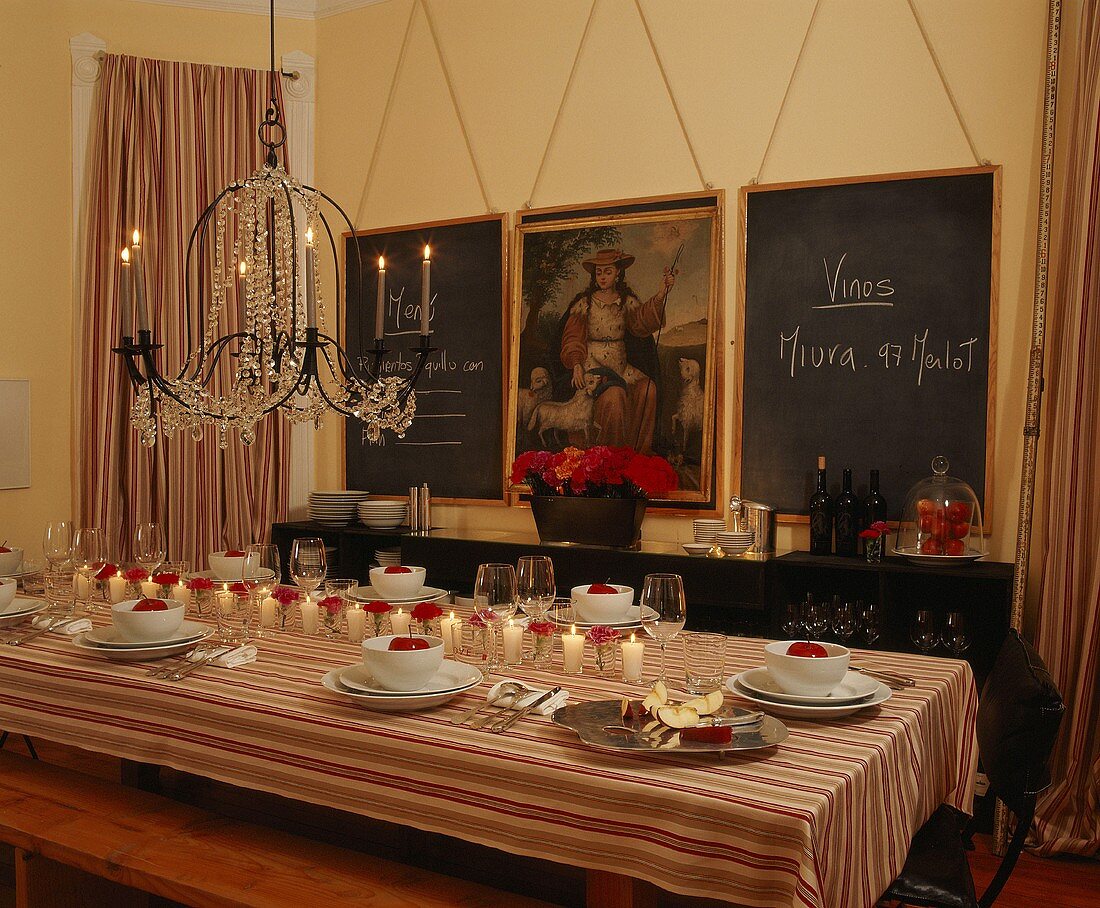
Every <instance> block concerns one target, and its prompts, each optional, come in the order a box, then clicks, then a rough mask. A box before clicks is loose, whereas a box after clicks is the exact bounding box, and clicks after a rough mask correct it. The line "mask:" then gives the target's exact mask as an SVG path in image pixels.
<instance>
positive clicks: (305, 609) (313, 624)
mask: <svg viewBox="0 0 1100 908" xmlns="http://www.w3.org/2000/svg"><path fill="white" fill-rule="evenodd" d="M298 607H299V608H300V609H301V611H302V633H303V634H316V633H317V619H318V611H317V603H316V602H314V601H313V600H312V599H310V598H309V597H306V598H305V599H303V600H302V603H301V605H300V606H298Z"/></svg>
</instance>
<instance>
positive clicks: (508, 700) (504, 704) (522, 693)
mask: <svg viewBox="0 0 1100 908" xmlns="http://www.w3.org/2000/svg"><path fill="white" fill-rule="evenodd" d="M530 692H531V691H530V688H526V687H525V688H523V689H522V690H514V691H513V690H510V691H508V692H507V693H506V694H504V696H502V697H499V696H498V697H494V698H493V706H495V707H496V708H497V712H495V713H485V714H483V715H480V716H478V717H477V718H476V719H474V720H473V721H472V722H471V723H470V728H481V727H482V726H483V725H486V724H488V723H489V722H492V721H493V720H494V719H499V718H501V716H503V715H504V714H505V713H506V712H507V711H508V709H509V708H510V707H512V706H515V705H516V701H517V700H521V699H523V698H524V697H526V696H527V695H528V694H529V693H530Z"/></svg>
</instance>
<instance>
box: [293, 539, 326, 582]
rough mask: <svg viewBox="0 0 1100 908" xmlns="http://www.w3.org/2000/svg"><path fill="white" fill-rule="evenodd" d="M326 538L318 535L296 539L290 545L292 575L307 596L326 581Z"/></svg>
mask: <svg viewBox="0 0 1100 908" xmlns="http://www.w3.org/2000/svg"><path fill="white" fill-rule="evenodd" d="M327 573H328V564H327V562H326V561H325V540H323V539H321V538H319V537H317V536H303V537H302V538H300V539H295V540H294V542H293V544H292V545H291V547H290V576H291V578H292V579H293V580H294V582H295V583H296V584H297V585H298V587H299V589H301V590H303V591H304V592H305V594H306V596H307V597H309V596H312V595H313V591H314V590H315V589H317V587H319V586H320V585H321V584H322V583H324V581H325V575H326V574H327Z"/></svg>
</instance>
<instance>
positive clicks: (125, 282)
mask: <svg viewBox="0 0 1100 908" xmlns="http://www.w3.org/2000/svg"><path fill="white" fill-rule="evenodd" d="M118 308H119V310H120V311H121V313H122V336H123V337H133V336H134V326H133V320H134V302H133V300H132V299H130V247H129V246H123V247H122V269H121V271H119V278H118Z"/></svg>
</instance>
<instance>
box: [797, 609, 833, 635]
mask: <svg viewBox="0 0 1100 908" xmlns="http://www.w3.org/2000/svg"><path fill="white" fill-rule="evenodd" d="M802 623H803V626H804V627H805V628H806V636H807V637H812V638H815V639H818V640H820V639H821V638H822V637H824V636H825V633H826V631H828V630H829V607H828V606H827V605H826V604H825V603H824V602H815V601H814V600H813V599H808V600H807V601H806V606H805V608H804V609H803V610H802Z"/></svg>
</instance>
